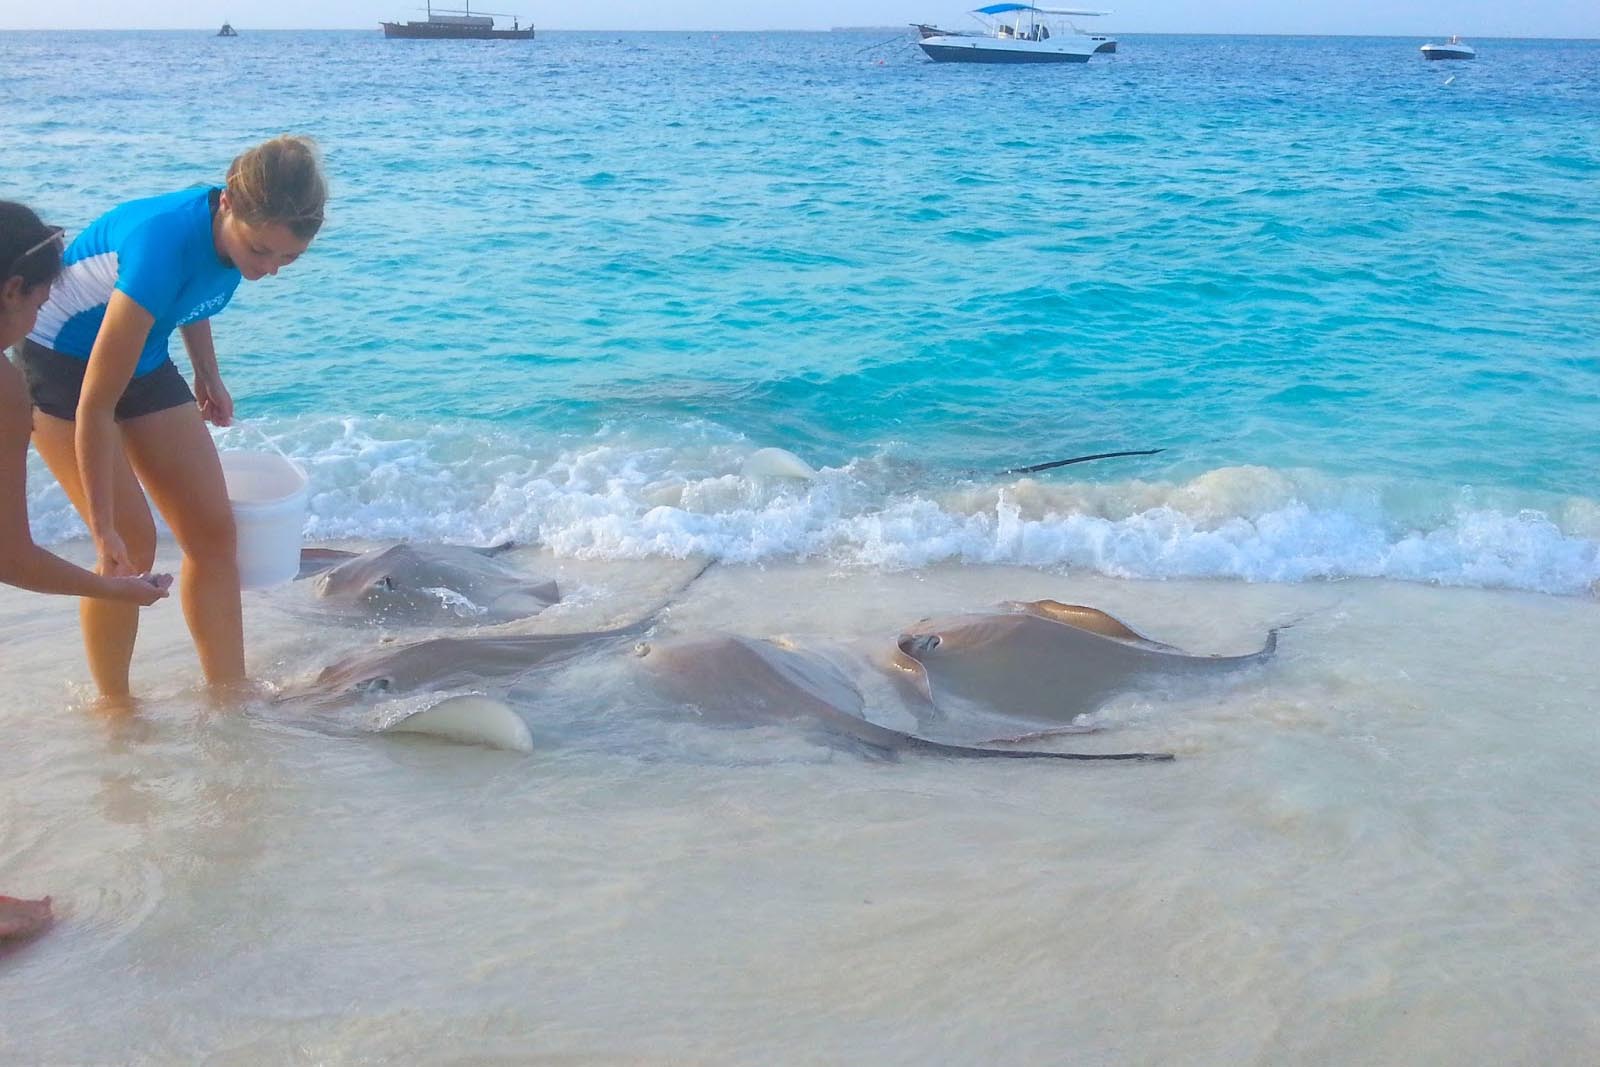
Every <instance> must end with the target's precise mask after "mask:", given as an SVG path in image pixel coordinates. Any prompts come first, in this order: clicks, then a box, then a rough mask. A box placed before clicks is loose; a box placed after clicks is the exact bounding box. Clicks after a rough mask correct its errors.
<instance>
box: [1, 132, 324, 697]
mask: <svg viewBox="0 0 1600 1067" xmlns="http://www.w3.org/2000/svg"><path fill="white" fill-rule="evenodd" d="M326 201H327V184H326V182H325V180H324V178H323V175H322V167H321V164H320V163H319V161H318V159H317V155H316V151H315V148H314V146H313V145H312V143H311V142H310V141H309V140H307V139H305V138H300V137H276V138H273V139H272V140H270V141H267V142H265V143H264V144H260V145H257V146H256V147H254V148H252V149H250V150H249V151H247V152H244V153H242V154H241V155H239V156H238V158H236V159H235V160H234V161H233V163H232V165H231V166H230V167H229V168H228V174H227V179H226V181H225V182H224V183H223V184H222V185H221V186H208V185H206V186H196V187H193V188H189V189H184V190H182V191H180V192H176V193H168V194H166V195H163V196H155V197H149V198H147V199H143V200H133V201H130V202H128V203H125V204H122V205H121V206H119V207H116V208H113V209H112V210H111V211H109V212H107V213H106V214H105V215H102V216H101V217H100V218H98V219H96V220H95V221H94V222H93V223H91V224H90V225H89V226H88V227H87V228H86V229H85V230H84V231H83V232H82V233H80V234H78V236H77V237H76V238H75V239H74V240H73V242H72V244H71V245H70V246H68V248H67V249H66V254H65V257H64V259H65V263H64V266H63V269H62V272H61V276H60V277H59V278H58V279H57V280H56V282H55V284H54V285H53V286H52V287H51V290H50V298H49V300H47V301H46V302H45V304H44V306H43V307H41V308H40V310H39V316H38V323H37V324H36V325H35V326H34V328H33V330H32V331H31V332H30V333H29V334H28V338H27V340H26V341H25V342H24V343H23V345H22V347H21V350H20V354H19V362H20V364H21V367H22V370H23V372H24V374H26V376H27V380H28V387H29V390H30V391H31V393H32V396H33V403H34V405H35V407H36V408H37V409H38V410H37V412H36V414H35V417H34V430H33V443H34V447H35V448H37V449H38V450H39V454H40V455H41V456H43V457H44V461H45V463H46V464H47V465H48V466H49V468H50V470H51V472H52V473H54V474H55V476H56V478H57V480H59V481H60V482H61V485H62V487H63V488H64V489H65V490H66V492H67V496H68V497H69V498H70V499H71V500H72V504H73V506H74V507H75V508H76V509H77V511H78V514H80V515H81V516H83V519H84V521H85V522H86V523H87V524H88V526H89V533H90V535H91V536H92V537H93V538H94V544H95V551H96V554H97V557H98V562H97V565H96V570H97V571H98V572H99V573H100V574H101V575H104V576H107V577H117V576H122V575H133V574H137V573H138V572H140V571H143V570H147V569H148V568H149V567H150V565H151V563H152V561H153V560H154V558H155V547H156V532H155V522H154V519H153V518H152V517H151V514H150V506H149V503H147V502H146V497H147V496H148V498H149V500H150V501H153V502H154V503H155V506H156V509H157V510H159V511H160V512H161V516H162V518H164V519H165V520H166V522H167V525H168V526H169V527H170V528H171V530H172V533H173V536H174V537H175V538H176V540H177V542H178V547H179V548H180V549H181V550H182V552H183V566H182V569H181V571H180V578H179V594H180V600H181V601H182V604H183V614H184V619H185V621H186V622H187V623H188V624H189V633H190V634H191V636H192V637H193V638H194V643H195V649H196V650H197V651H198V653H199V656H200V666H201V669H202V670H203V671H204V673H205V677H206V680H207V681H208V682H209V683H211V684H212V685H213V686H217V687H228V686H232V685H235V684H237V683H240V682H242V681H243V680H244V677H245V667H244V627H243V620H242V612H241V607H240V597H239V568H238V562H237V560H236V558H235V548H236V537H237V535H236V532H235V529H234V522H233V512H232V509H231V508H230V506H229V503H228V493H227V487H226V485H225V483H224V482H223V477H222V464H221V461H220V459H219V458H218V456H217V450H216V446H215V445H214V444H213V443H212V441H211V435H210V433H209V432H208V431H207V430H206V427H205V423H206V422H207V421H209V422H212V423H214V424H216V425H218V426H227V425H229V424H230V423H231V422H232V421H233V398H232V397H231V396H230V395H229V393H228V390H227V388H226V386H224V385H223V382H222V377H221V374H220V373H219V371H218V367H217V354H216V349H215V347H214V344H213V340H212V335H211V319H212V317H213V316H215V315H216V314H217V313H218V312H220V311H221V310H222V309H223V308H225V307H227V305H228V301H229V300H230V299H232V297H233V293H234V290H235V289H236V288H238V285H239V282H240V280H241V279H243V280H248V281H257V280H259V279H261V278H265V277H268V276H269V275H275V274H277V273H278V271H279V270H281V269H283V268H284V267H286V266H288V265H289V264H290V263H293V262H294V261H295V260H296V259H298V258H299V257H300V255H301V254H302V253H303V252H305V250H306V248H307V247H309V246H310V244H311V241H312V239H313V238H314V237H315V236H316V235H317V231H318V230H319V229H320V228H321V226H322V220H323V210H324V206H325V204H326ZM174 330H176V331H177V332H178V333H179V334H180V335H181V336H182V337H183V343H184V347H185V348H186V349H187V350H188V353H189V362H190V364H191V366H192V367H193V368H194V388H193V391H191V390H190V387H189V384H188V383H187V382H186V381H184V378H183V375H182V374H180V373H179V372H178V368H177V367H176V365H174V363H173V362H172V358H171V356H170V355H169V354H168V341H169V339H170V337H171V335H172V332H173V331H174ZM79 617H80V621H81V623H82V627H83V639H84V647H85V650H86V652H87V655H88V659H89V672H90V674H91V675H92V676H93V678H94V681H95V685H96V686H97V687H98V688H99V690H100V692H101V694H102V695H104V696H106V697H108V698H112V699H123V698H126V697H127V696H128V667H129V664H130V662H131V661H132V658H133V646H134V641H135V638H136V637H137V634H138V628H139V613H138V610H137V608H135V607H133V606H132V605H128V604H120V603H114V602H110V601H105V600H84V601H82V602H81V604H80V608H79Z"/></svg>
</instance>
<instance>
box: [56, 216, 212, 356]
mask: <svg viewBox="0 0 1600 1067" xmlns="http://www.w3.org/2000/svg"><path fill="white" fill-rule="evenodd" d="M219 191H220V190H218V189H216V188H215V187H212V186H197V187H195V188H193V189H184V190H182V191H180V192H176V193H167V194H166V195H164V196H152V197H149V198H147V199H144V200H131V201H129V202H128V203H126V204H122V205H120V206H118V207H115V208H112V209H111V210H110V211H108V212H106V213H105V214H104V215H101V216H100V217H99V218H98V219H95V220H94V222H92V223H90V224H89V226H88V227H87V228H86V229H85V230H84V231H83V232H82V233H80V234H78V236H77V237H76V238H75V239H74V240H73V242H72V244H71V245H69V246H68V248H67V251H66V255H65V256H63V257H62V270H61V275H60V277H58V278H57V279H56V281H55V284H53V285H52V286H51V287H50V299H49V300H47V301H46V302H45V305H44V307H42V308H40V309H39V321H38V324H37V325H35V326H34V328H33V332H32V333H30V334H29V335H28V339H29V340H30V341H32V342H33V343H34V344H37V345H42V346H44V347H45V348H49V349H53V350H54V351H56V352H60V353H61V354H62V355H66V356H73V357H75V358H77V359H83V360H87V359H88V358H89V353H90V351H92V350H93V348H94V339H95V337H96V336H98V335H99V333H100V324H101V323H102V322H103V321H104V320H105V316H106V304H107V302H108V301H110V299H111V293H112V291H113V290H121V291H122V292H123V293H125V294H127V295H128V296H129V297H131V298H132V299H133V302H134V303H136V304H138V305H139V306H140V307H142V308H144V309H145V310H146V311H148V312H149V313H150V314H151V316H153V317H154V318H155V320H156V321H155V324H154V325H152V326H151V327H150V336H149V337H148V338H147V339H146V340H145V343H144V349H143V350H142V351H141V352H140V353H139V362H138V364H137V365H136V366H135V367H134V370H133V377H134V378H140V377H143V376H144V375H146V374H149V373H150V372H151V371H154V370H155V369H156V368H158V367H160V366H161V365H162V364H163V363H165V362H166V361H167V342H168V341H169V340H170V339H171V337H172V331H173V330H176V329H177V328H178V327H180V326H187V325H189V324H190V323H191V322H199V321H200V320H201V319H209V318H210V317H211V316H213V315H215V314H216V313H217V312H219V311H221V310H222V309H223V308H225V307H227V306H228V301H229V300H231V299H232V298H233V291H234V290H235V289H237V288H238V287H239V281H240V274H239V270H238V268H237V267H234V266H232V265H231V264H228V263H224V262H223V261H222V259H221V258H220V257H219V256H218V255H217V249H216V245H215V244H214V243H213V241H212V236H211V214H212V207H213V200H214V198H215V197H216V196H217V194H218V193H219Z"/></svg>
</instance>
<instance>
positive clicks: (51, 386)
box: [16, 340, 194, 422]
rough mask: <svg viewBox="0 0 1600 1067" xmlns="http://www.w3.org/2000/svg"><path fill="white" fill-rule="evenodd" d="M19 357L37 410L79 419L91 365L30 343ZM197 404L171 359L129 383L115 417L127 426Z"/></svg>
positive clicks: (20, 349) (20, 348) (18, 350)
mask: <svg viewBox="0 0 1600 1067" xmlns="http://www.w3.org/2000/svg"><path fill="white" fill-rule="evenodd" d="M16 353H17V366H19V367H21V368H22V374H23V377H25V378H27V379H28V393H29V394H30V395H31V396H32V397H33V406H34V407H36V408H38V409H39V410H40V411H42V412H44V413H45V414H46V415H54V416H55V417H56V418H58V419H66V420H67V421H68V422H72V421H73V420H74V419H76V418H77V416H78V395H79V394H80V393H82V392H83V376H84V373H85V372H86V371H88V369H89V361H88V360H86V359H75V358H73V357H72V356H64V355H62V354H61V353H60V352H57V351H55V350H54V349H51V348H46V347H44V346H43V345H39V344H34V343H33V342H32V341H26V340H25V341H23V342H22V344H20V345H18V346H17V348H16ZM193 403H194V393H192V392H190V391H189V383H188V382H186V381H184V380H183V375H182V374H179V373H178V368H177V366H176V365H175V364H174V363H173V362H172V360H171V359H168V360H167V361H166V362H165V363H163V364H161V366H159V367H157V368H156V369H155V370H153V371H151V372H150V373H149V374H142V375H140V376H139V377H137V378H135V379H133V380H132V381H130V382H129V383H128V387H127V388H126V389H124V390H123V391H122V399H120V400H118V401H117V406H116V410H115V416H116V420H117V421H118V422H126V421H127V420H129V419H137V418H138V417H139V416H140V415H153V414H155V413H156V412H158V411H166V410H167V409H168V408H175V407H178V406H179V405H182V404H193Z"/></svg>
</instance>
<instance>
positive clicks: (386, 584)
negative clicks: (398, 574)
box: [372, 574, 394, 593]
mask: <svg viewBox="0 0 1600 1067" xmlns="http://www.w3.org/2000/svg"><path fill="white" fill-rule="evenodd" d="M372 584H373V585H374V586H376V587H377V588H379V589H382V590H383V591H384V592H385V593H392V592H394V579H393V578H391V577H390V576H389V575H387V574H385V575H384V576H383V577H382V578H379V579H378V580H377V581H375V582H373V583H372Z"/></svg>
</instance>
